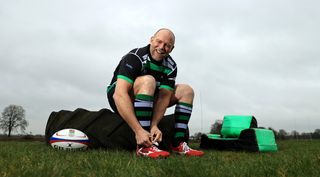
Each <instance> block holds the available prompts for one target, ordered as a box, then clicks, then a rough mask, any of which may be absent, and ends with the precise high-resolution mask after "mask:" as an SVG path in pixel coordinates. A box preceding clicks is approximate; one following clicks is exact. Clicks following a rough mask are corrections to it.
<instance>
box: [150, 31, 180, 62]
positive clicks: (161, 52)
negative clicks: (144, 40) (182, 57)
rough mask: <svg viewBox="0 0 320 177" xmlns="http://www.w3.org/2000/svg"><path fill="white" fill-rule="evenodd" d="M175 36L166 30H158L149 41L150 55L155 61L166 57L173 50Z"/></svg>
mask: <svg viewBox="0 0 320 177" xmlns="http://www.w3.org/2000/svg"><path fill="white" fill-rule="evenodd" d="M174 42H175V36H174V34H173V32H172V31H171V30H169V29H167V28H161V29H159V30H158V31H157V32H156V33H154V35H153V36H152V37H151V39H150V54H151V56H152V58H153V59H155V60H158V61H160V60H162V59H163V58H165V57H167V56H168V55H169V54H170V52H171V51H172V50H173V48H174Z"/></svg>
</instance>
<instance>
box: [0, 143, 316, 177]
mask: <svg viewBox="0 0 320 177" xmlns="http://www.w3.org/2000/svg"><path fill="white" fill-rule="evenodd" d="M192 146H193V147H198V144H192ZM278 147H279V151H278V152H274V153H249V152H231V151H216V150H206V151H205V152H206V154H205V156H203V157H201V158H197V157H189V158H187V157H183V156H178V155H172V156H170V157H169V158H167V159H160V160H153V159H148V158H137V157H136V156H135V154H134V152H127V151H117V150H89V151H85V152H68V151H59V150H55V149H53V148H51V147H49V146H46V145H45V144H44V143H43V142H16V141H0V176H1V177H6V176H15V177H18V176H28V177H30V176H32V177H37V176H39V177H40V176H41V177H42V176H43V177H47V176H48V177H49V176H65V177H69V176H70V177H77V176H91V177H95V176H108V177H109V176H117V177H122V176H123V177H130V176H139V177H142V176H152V177H157V176H159V177H160V176H161V177H164V176H166V177H167V176H168V177H171V176H172V177H180V176H183V177H188V176H190V177H191V176H192V177H193V176H196V177H202V176H206V177H208V176H237V177H238V176H246V177H247V176H272V177H274V176H290V177H291V176H319V174H320V152H319V149H320V141H318V140H317V141H316V140H314V141H280V142H278Z"/></svg>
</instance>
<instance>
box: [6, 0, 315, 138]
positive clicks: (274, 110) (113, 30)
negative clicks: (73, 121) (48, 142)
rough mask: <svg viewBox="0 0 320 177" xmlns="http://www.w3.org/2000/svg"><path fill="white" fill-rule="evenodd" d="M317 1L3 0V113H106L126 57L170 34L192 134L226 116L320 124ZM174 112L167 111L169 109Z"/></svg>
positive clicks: (35, 121) (286, 125)
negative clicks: (189, 102) (163, 31)
mask: <svg viewBox="0 0 320 177" xmlns="http://www.w3.org/2000/svg"><path fill="white" fill-rule="evenodd" d="M319 7H320V2H319V1H314V0H303V1H302V0H199V1H194V0H189V1H188V0H175V1H171V0H162V1H148V0H143V1H132V0H121V1H92V0H91V1H83V0H82V1H81V0H54V1H52V0H51V1H50V0H28V1H24V0H10V1H7V0H0V110H1V112H2V111H3V109H4V108H5V107H6V106H8V105H10V104H17V105H21V106H23V107H24V108H25V109H26V118H27V120H28V121H29V123H30V125H29V127H28V128H27V132H32V133H33V134H44V130H45V126H46V122H47V119H48V117H49V115H50V113H51V112H52V111H59V110H62V109H65V110H74V109H76V108H79V107H81V108H85V109H88V110H93V111H96V110H100V109H102V108H109V105H108V102H107V100H106V94H105V88H106V86H107V84H109V82H110V79H111V77H112V73H113V70H114V68H115V67H116V65H117V63H118V62H119V60H120V58H121V57H122V56H123V55H124V54H125V53H127V52H128V51H129V50H131V49H133V48H136V47H142V46H145V45H146V44H148V42H149V39H150V37H151V35H153V33H154V32H155V31H156V30H157V29H159V28H162V27H167V28H170V29H172V31H173V32H174V33H175V35H176V47H175V49H174V51H173V52H172V54H171V55H172V57H173V58H174V59H175V60H176V62H177V64H178V68H179V69H178V78H177V82H179V83H189V84H190V85H192V86H193V87H194V90H195V92H196V99H195V102H194V111H193V116H192V118H191V121H190V125H189V126H190V129H191V133H195V132H204V133H206V132H209V129H210V125H211V124H213V123H214V121H215V120H217V119H223V116H224V115H230V114H239V115H255V116H256V118H257V120H258V125H259V126H264V127H273V128H275V129H276V130H279V129H285V130H287V131H291V130H298V131H314V129H316V128H320V109H319V103H320V78H319V76H320V60H319V56H320V50H319V49H320V47H319V43H320V35H319V31H320V12H319ZM172 111H173V110H172V109H169V110H168V113H172Z"/></svg>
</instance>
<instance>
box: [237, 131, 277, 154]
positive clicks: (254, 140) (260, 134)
mask: <svg viewBox="0 0 320 177" xmlns="http://www.w3.org/2000/svg"><path fill="white" fill-rule="evenodd" d="M239 141H241V143H242V146H243V147H244V148H245V149H251V150H252V151H260V152H268V151H277V150H278V146H277V144H276V141H275V136H274V133H273V131H272V130H267V129H258V128H250V129H246V130H243V131H242V132H241V134H240V137H239Z"/></svg>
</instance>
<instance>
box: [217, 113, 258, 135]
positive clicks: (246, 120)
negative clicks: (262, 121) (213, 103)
mask: <svg viewBox="0 0 320 177" xmlns="http://www.w3.org/2000/svg"><path fill="white" fill-rule="evenodd" d="M248 128H257V121H256V119H255V117H254V116H251V115H250V116H244V115H229V116H224V118H223V124H222V128H221V135H222V137H224V138H237V137H239V135H240V132H241V131H242V130H244V129H248Z"/></svg>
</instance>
